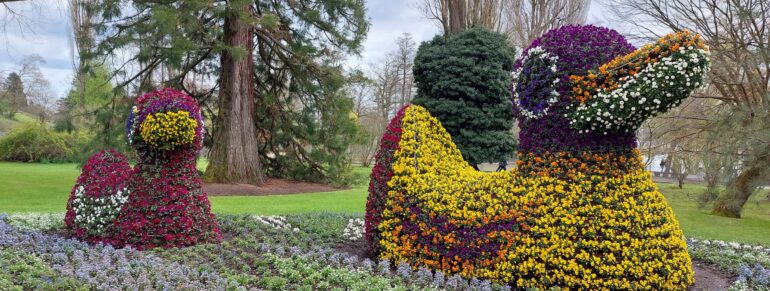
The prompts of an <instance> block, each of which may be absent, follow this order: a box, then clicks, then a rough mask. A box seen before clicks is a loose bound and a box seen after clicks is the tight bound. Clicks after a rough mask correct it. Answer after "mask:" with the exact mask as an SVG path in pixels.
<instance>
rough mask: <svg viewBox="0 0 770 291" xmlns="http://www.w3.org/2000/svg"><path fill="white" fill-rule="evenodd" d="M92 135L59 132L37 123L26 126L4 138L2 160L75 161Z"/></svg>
mask: <svg viewBox="0 0 770 291" xmlns="http://www.w3.org/2000/svg"><path fill="white" fill-rule="evenodd" d="M92 136H93V135H92V134H90V133H87V132H84V131H73V132H56V131H53V130H52V129H50V128H48V127H47V126H46V125H45V124H42V123H37V122H29V123H23V124H20V125H18V126H16V127H14V128H13V129H12V130H11V131H10V132H9V133H8V134H7V135H6V136H4V137H2V138H0V160H3V161H13V162H73V161H76V160H78V159H77V158H78V156H79V154H80V150H79V149H80V148H82V147H83V145H85V144H86V143H87V142H88V141H89V140H91V138H92Z"/></svg>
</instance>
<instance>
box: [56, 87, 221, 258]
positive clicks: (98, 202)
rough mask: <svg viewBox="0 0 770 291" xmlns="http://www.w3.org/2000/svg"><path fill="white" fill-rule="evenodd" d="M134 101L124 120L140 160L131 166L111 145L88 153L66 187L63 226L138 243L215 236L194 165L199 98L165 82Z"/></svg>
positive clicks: (179, 243)
mask: <svg viewBox="0 0 770 291" xmlns="http://www.w3.org/2000/svg"><path fill="white" fill-rule="evenodd" d="M135 105H136V106H134V108H133V110H132V112H131V114H130V116H129V118H128V121H127V122H126V127H127V131H128V141H129V143H130V144H131V145H132V146H133V147H134V148H135V149H136V151H137V154H138V155H137V156H138V158H139V161H138V163H137V164H136V166H134V168H133V170H132V169H131V167H130V165H129V164H128V163H127V162H126V158H125V157H123V156H122V155H120V154H119V153H117V152H115V151H114V150H107V151H102V152H99V153H97V154H96V155H94V156H93V157H91V158H90V159H89V160H88V161H87V162H86V164H85V165H84V167H83V172H82V173H81V174H80V177H78V180H77V182H76V184H75V187H74V188H73V190H72V193H71V194H70V199H69V202H68V203H67V214H66V216H65V225H66V227H67V228H68V229H69V230H70V231H71V233H72V234H73V235H74V236H75V237H78V238H80V239H84V240H87V241H90V242H103V243H108V244H112V245H115V246H118V247H122V246H132V247H134V248H137V249H148V248H154V247H184V246H190V245H194V244H197V243H206V242H219V241H220V240H221V234H220V231H219V226H218V224H217V220H216V217H215V216H214V215H213V214H212V213H211V206H210V204H209V200H208V198H207V196H206V193H204V192H203V190H202V188H201V179H200V176H199V174H198V171H197V169H196V167H195V158H196V154H197V153H198V151H200V149H201V145H202V141H203V130H204V124H203V118H202V116H201V111H200V108H199V107H198V104H197V102H195V100H194V99H192V98H190V96H187V95H186V94H184V93H182V92H180V91H175V90H172V89H163V90H158V91H154V92H150V93H147V94H145V95H143V96H141V97H139V98H137V99H136V100H135Z"/></svg>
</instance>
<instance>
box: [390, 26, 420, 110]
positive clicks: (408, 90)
mask: <svg viewBox="0 0 770 291" xmlns="http://www.w3.org/2000/svg"><path fill="white" fill-rule="evenodd" d="M396 45H397V46H398V47H397V48H396V51H395V52H393V53H394V55H393V58H394V59H395V60H396V61H397V64H396V66H397V67H398V70H399V79H401V98H400V99H399V100H398V107H402V106H404V105H405V104H407V103H409V102H410V101H411V100H412V88H413V87H414V76H412V66H413V65H414V55H415V53H416V52H417V51H416V46H417V45H416V44H415V42H414V40H413V39H412V35H411V34H409V33H404V34H402V35H401V36H400V37H399V38H398V39H396Z"/></svg>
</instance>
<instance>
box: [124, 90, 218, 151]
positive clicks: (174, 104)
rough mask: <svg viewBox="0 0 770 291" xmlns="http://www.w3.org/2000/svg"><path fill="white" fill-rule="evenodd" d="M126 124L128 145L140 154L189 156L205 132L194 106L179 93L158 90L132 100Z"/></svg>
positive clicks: (187, 98)
mask: <svg viewBox="0 0 770 291" xmlns="http://www.w3.org/2000/svg"><path fill="white" fill-rule="evenodd" d="M134 103H135V106H134V107H133V108H132V110H131V114H130V115H129V117H128V120H127V121H126V130H127V136H128V142H129V143H130V144H131V145H132V146H133V147H134V148H135V149H136V150H137V151H138V152H140V156H141V153H150V152H153V153H159V154H167V153H171V152H176V151H179V150H182V151H188V152H190V153H192V154H193V155H194V154H195V153H197V152H198V151H199V150H200V149H201V146H202V142H203V133H204V131H205V128H204V123H203V116H202V115H201V110H200V108H199V107H198V103H197V102H196V101H195V100H194V99H193V98H191V97H190V96H188V95H187V94H185V93H184V92H182V91H177V90H174V89H168V88H167V89H162V90H157V91H153V92H150V93H147V94H144V95H142V96H140V97H139V98H137V99H136V101H135V102H134Z"/></svg>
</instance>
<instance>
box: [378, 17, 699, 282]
mask: <svg viewBox="0 0 770 291" xmlns="http://www.w3.org/2000/svg"><path fill="white" fill-rule="evenodd" d="M708 65H709V60H708V50H707V48H706V47H705V45H704V44H703V41H702V39H701V38H700V37H699V36H698V35H694V34H692V33H688V32H680V33H674V34H670V35H668V36H666V37H664V38H661V39H659V40H658V41H657V42H656V43H654V44H651V45H648V46H645V47H643V48H641V49H638V50H634V47H633V46H631V45H630V44H628V43H627V42H626V41H625V39H624V38H623V37H622V36H621V35H619V34H618V33H617V32H615V31H613V30H610V29H606V28H599V27H595V26H590V25H589V26H565V27H562V28H559V29H555V30H552V31H549V32H547V33H546V34H544V35H543V36H542V37H540V38H539V39H537V40H535V41H534V42H533V43H532V45H531V46H530V47H528V48H527V49H525V51H524V53H523V54H522V57H521V58H520V59H519V60H518V61H517V62H516V65H515V67H514V72H513V75H514V83H513V85H512V89H511V91H512V99H513V106H514V112H515V114H516V116H517V117H518V119H519V124H520V127H521V132H520V136H519V138H520V148H519V161H518V162H517V165H518V167H517V169H516V170H514V171H509V172H498V173H483V172H478V171H475V170H474V169H473V168H472V167H470V166H469V165H468V163H466V162H465V161H464V160H463V158H462V156H461V154H460V152H459V151H458V150H457V147H456V146H455V145H454V144H453V143H452V139H451V137H450V136H449V134H448V133H447V132H446V131H445V130H444V128H443V127H442V126H441V124H440V123H439V122H438V121H437V120H436V119H435V118H433V117H432V116H431V115H430V113H429V112H428V111H427V110H425V109H424V108H422V107H419V106H407V107H406V108H404V109H402V111H401V112H400V113H399V114H398V115H397V116H396V117H395V118H394V119H393V120H392V121H391V123H390V125H389V127H388V130H387V131H386V134H385V136H384V137H383V141H382V142H381V147H380V150H379V151H378V153H377V154H376V164H375V167H374V170H373V172H372V177H371V185H370V193H369V198H368V201H367V214H366V218H367V219H366V238H367V241H368V242H369V243H370V246H371V249H372V251H373V252H375V253H376V254H377V255H378V256H379V257H380V258H382V259H389V260H391V261H393V262H396V263H397V262H406V263H408V264H409V265H411V266H413V267H414V268H418V267H427V268H430V269H434V270H439V271H442V272H444V273H449V274H460V275H462V276H464V277H476V278H482V279H489V280H491V281H493V282H496V283H501V284H508V285H511V286H513V287H517V288H530V287H536V288H549V287H555V286H556V287H566V288H569V289H667V290H668V289H686V288H687V286H689V285H691V284H692V283H693V273H692V268H691V261H690V257H689V255H688V253H687V249H686V244H685V241H684V237H683V234H682V231H681V229H680V227H679V224H678V222H677V220H676V218H675V216H674V214H673V212H672V210H671V208H670V207H669V206H668V205H667V204H666V202H665V199H664V197H663V195H662V194H661V193H660V192H659V191H658V189H657V187H656V185H655V184H654V183H653V181H652V179H651V176H650V174H649V172H647V171H646V170H645V169H644V166H643V163H642V162H641V159H640V155H639V151H638V150H637V149H636V143H635V130H636V128H638V126H639V125H640V124H641V122H643V121H644V120H645V119H647V118H649V117H651V116H654V115H655V114H659V113H661V112H665V111H667V110H668V109H670V108H672V107H673V106H676V105H678V104H679V103H680V102H681V100H682V99H684V98H686V97H687V96H689V94H690V93H691V92H692V91H693V90H694V89H696V88H698V87H700V86H701V85H702V84H703V76H704V75H705V73H706V71H707V69H708Z"/></svg>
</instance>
